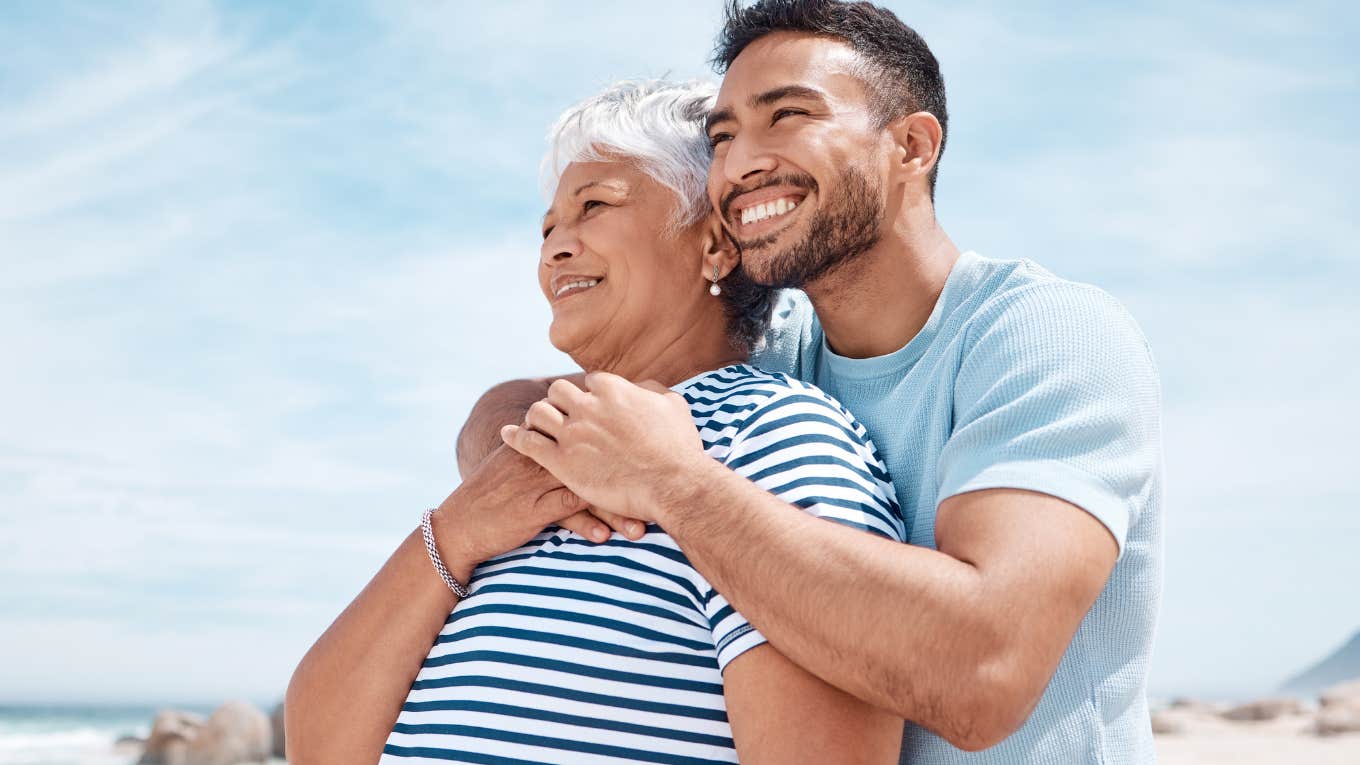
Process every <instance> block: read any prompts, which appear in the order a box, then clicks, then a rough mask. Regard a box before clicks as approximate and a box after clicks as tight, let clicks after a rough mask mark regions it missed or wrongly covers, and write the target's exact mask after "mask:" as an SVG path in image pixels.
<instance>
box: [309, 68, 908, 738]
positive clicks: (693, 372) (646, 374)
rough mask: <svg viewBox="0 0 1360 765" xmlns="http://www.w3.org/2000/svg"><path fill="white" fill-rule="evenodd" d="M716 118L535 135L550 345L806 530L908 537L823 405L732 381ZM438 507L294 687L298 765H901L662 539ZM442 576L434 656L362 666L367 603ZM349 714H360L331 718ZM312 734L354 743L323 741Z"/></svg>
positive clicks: (729, 261) (862, 716) (731, 312)
mask: <svg viewBox="0 0 1360 765" xmlns="http://www.w3.org/2000/svg"><path fill="white" fill-rule="evenodd" d="M712 95H713V90H712V87H711V86H708V85H703V84H697V83H696V84H686V85H676V84H669V83H663V82H651V83H625V84H622V85H618V86H615V87H614V88H611V89H610V90H608V91H607V92H605V93H603V94H602V95H600V96H597V97H595V98H592V99H590V100H587V101H585V102H583V103H582V104H580V105H578V106H576V107H574V108H573V109H571V110H569V111H568V112H567V113H566V114H565V115H564V116H563V117H562V119H561V120H560V121H559V122H558V124H557V125H556V127H555V128H554V129H553V131H552V134H551V142H552V148H551V150H550V152H549V155H548V158H547V160H545V169H546V171H547V172H546V173H545V176H546V177H547V179H548V182H549V185H550V186H551V188H552V201H551V206H550V208H549V210H548V212H547V214H546V216H545V218H544V221H543V245H542V248H541V252H540V257H539V261H538V264H537V271H538V282H539V286H540V288H541V289H542V291H543V294H544V297H545V298H546V299H547V300H548V301H549V303H550V305H551V307H552V317H553V318H552V325H551V327H550V328H549V337H550V339H551V341H552V343H553V345H554V346H556V347H557V348H559V349H561V350H562V351H564V352H566V353H567V354H569V355H570V356H571V357H572V359H573V360H574V361H576V362H577V363H578V364H579V365H580V366H581V368H582V369H583V370H586V371H587V372H607V373H611V374H614V375H618V376H621V377H623V378H627V379H629V380H634V381H643V380H654V381H659V382H660V383H661V384H663V385H666V386H669V387H670V388H671V389H672V390H674V391H676V392H678V393H680V394H681V395H683V397H684V399H685V401H686V402H687V403H688V405H689V409H690V413H691V415H692V417H693V419H694V422H695V424H696V426H697V428H698V431H699V434H700V437H701V439H702V441H703V445H704V448H705V451H706V452H707V454H708V456H710V457H711V458H712V459H715V460H718V461H719V462H722V463H723V464H725V465H727V466H728V467H729V468H731V469H732V470H735V471H737V472H739V473H741V474H743V475H745V476H747V477H749V478H751V479H752V480H754V481H756V482H758V483H759V484H760V485H762V486H763V487H765V488H767V489H768V490H769V491H771V492H773V493H775V494H777V495H778V496H780V497H781V498H783V499H784V500H786V501H788V502H790V503H792V504H795V505H797V506H799V507H802V508H804V509H805V510H806V511H807V512H809V513H813V514H816V515H818V516H821V517H825V518H827V519H829V520H831V521H834V522H838V523H843V524H848V525H851V526H854V527H857V528H861V529H864V530H865V531H867V532H869V533H876V534H881V535H884V536H888V537H891V538H894V539H899V540H900V539H901V538H902V535H903V528H902V520H901V517H900V514H899V512H898V509H897V506H896V503H895V502H894V500H893V492H892V487H891V486H890V485H889V484H888V482H887V481H888V478H887V475H886V473H885V471H884V468H883V466H882V464H881V463H880V461H879V459H878V456H877V453H876V452H875V450H874V447H873V446H872V444H870V443H869V441H868V438H867V436H866V434H865V432H864V429H863V428H862V427H861V426H860V425H859V424H858V423H856V422H855V421H854V420H853V419H852V418H851V416H850V415H849V413H848V412H846V411H845V410H844V409H843V408H842V407H840V406H839V405H838V404H837V403H836V402H834V401H833V400H832V399H830V398H829V397H828V396H826V395H825V394H824V393H822V392H820V391H819V390H817V389H815V388H812V387H810V386H808V385H806V384H803V383H801V382H798V381H796V380H793V379H791V378H788V377H785V376H783V375H778V374H770V373H766V372H762V371H761V370H759V369H756V368H754V367H752V366H750V365H748V364H746V363H744V362H745V359H746V357H747V354H748V353H749V352H750V350H751V348H752V346H753V344H754V343H755V342H757V340H758V338H760V337H761V336H762V333H763V331H764V329H765V324H766V322H767V320H768V317H769V313H770V304H771V300H772V295H771V294H770V293H769V292H768V291H767V290H765V289H764V288H760V287H757V286H756V285H754V284H752V283H751V282H749V281H748V280H746V279H745V278H744V277H743V276H742V272H741V269H740V265H739V262H738V261H739V258H738V254H737V253H735V252H734V251H733V250H732V249H731V248H730V246H729V245H728V242H727V240H726V239H725V237H724V236H723V234H722V232H721V228H720V227H719V225H718V224H717V222H716V221H715V220H714V219H713V216H712V214H711V207H710V205H709V202H708V200H707V197H706V195H705V191H704V186H705V178H706V175H707V165H708V158H709V154H708V142H707V140H706V138H705V135H704V133H703V126H702V120H703V117H704V115H705V113H706V111H707V108H708V106H709V105H710V103H711V100H712ZM565 388H566V389H570V390H576V389H575V388H574V387H571V386H565ZM558 393H559V394H560V393H562V389H559V390H558ZM568 408H569V407H568ZM567 416H568V417H569V415H567ZM563 425H564V416H563V414H562V411H561V410H560V409H559V408H557V407H552V406H546V405H543V406H536V407H534V408H532V409H531V410H530V414H529V416H528V418H527V419H526V422H525V427H527V428H531V429H532V430H534V431H536V432H538V433H541V434H542V437H545V438H550V437H551V436H552V434H553V433H554V432H556V430H557V429H558V428H560V427H563ZM498 454H499V455H500V456H496V455H493V457H492V458H490V459H488V460H487V462H486V463H484V464H482V465H481V466H478V467H476V468H475V469H473V470H472V473H471V475H469V477H468V480H467V482H466V483H476V482H479V481H481V482H487V481H490V480H491V479H482V478H481V477H480V476H481V474H482V473H483V471H484V470H487V469H490V468H489V467H488V466H489V465H490V464H491V463H493V462H495V461H496V460H498V459H501V460H504V459H509V458H510V457H508V456H506V455H505V454H504V450H502V451H501V452H499V453H498ZM512 454H513V453H512ZM467 467H470V466H467ZM545 485H546V484H545ZM505 490H506V491H509V489H508V488H507V489H505ZM456 497H457V492H455V495H454V496H451V497H450V500H449V501H446V503H445V505H443V506H441V507H440V508H439V510H438V511H436V512H435V513H433V514H432V515H431V514H427V517H428V518H429V521H428V529H429V530H430V533H431V536H432V537H433V535H435V534H436V533H438V535H439V536H440V537H441V540H440V541H439V543H438V544H432V545H431V546H430V549H429V550H427V552H428V553H429V556H430V558H431V559H432V560H434V561H438V562H437V563H436V565H435V566H431V560H426V561H419V565H417V560H416V558H415V557H414V556H413V554H412V552H411V550H410V549H409V548H411V547H412V545H413V543H412V542H411V540H409V539H408V542H407V544H405V545H403V547H404V548H408V549H406V551H405V552H403V551H402V550H399V551H398V555H394V556H393V560H392V561H389V563H388V565H387V566H386V567H385V568H384V570H383V571H382V572H379V574H378V576H377V577H375V579H374V581H373V583H371V584H370V585H369V588H367V589H366V590H365V592H364V593H362V594H361V595H360V597H359V598H358V599H356V601H355V603H354V604H352V605H351V606H350V609H347V611H346V614H342V616H341V618H340V619H338V620H337V621H336V624H334V625H332V627H331V628H330V630H328V631H327V633H326V634H325V635H323V636H322V638H321V640H319V641H318V643H317V645H316V646H315V647H313V649H312V651H311V652H310V653H309V655H308V657H307V658H306V659H304V662H303V665H302V666H300V667H299V669H298V673H297V674H295V676H294V681H293V683H292V685H290V689H289V696H288V725H289V729H288V730H289V739H290V740H289V757H290V761H292V762H293V763H294V765H306V763H308V762H313V761H315V762H322V761H325V762H327V763H334V762H338V761H341V760H340V759H337V758H344V761H354V762H364V761H367V762H371V761H372V758H373V756H374V752H373V750H372V749H367V748H366V747H369V746H371V745H372V740H373V734H374V733H375V732H376V731H378V730H380V729H381V727H380V726H384V725H385V726H390V732H388V733H387V735H386V742H385V745H383V747H382V754H381V761H382V762H392V763H397V762H402V763H409V762H434V761H454V762H474V763H489V762H497V763H499V762H508V763H529V762H533V763H547V762H552V763H559V762H560V763H565V762H590V763H602V762H620V763H621V762H657V763H707V762H736V761H737V759H738V757H740V760H741V761H742V762H746V763H762V762H770V763H776V762H777V763H789V762H818V763H825V762H836V763H850V762H866V763H868V762H875V763H889V762H896V757H897V750H898V743H899V741H900V735H901V729H902V721H901V720H900V719H896V718H894V717H892V716H891V715H890V714H888V713H886V712H883V711H881V710H877V709H874V708H871V707H869V706H867V705H865V704H864V703H863V702H861V701H858V700H857V699H854V698H853V697H851V696H850V695H848V694H846V693H843V692H841V691H839V690H837V689H836V688H834V687H833V686H831V685H829V684H827V683H825V682H823V681H821V680H819V679H818V678H816V677H813V676H812V675H810V674H808V673H807V672H806V671H804V670H803V669H801V668H799V667H797V666H795V665H793V664H792V663H791V662H789V661H788V660H787V659H785V658H784V657H783V656H782V655H781V654H780V653H779V652H778V651H777V650H776V649H775V648H774V647H773V646H771V645H769V644H768V643H766V641H765V639H764V638H763V637H762V636H761V634H760V633H759V632H758V631H757V630H756V629H755V628H754V627H753V626H752V625H751V624H750V623H748V622H747V621H746V620H745V619H744V618H743V617H742V616H741V614H739V613H737V612H735V611H734V610H733V609H732V608H731V607H730V606H729V605H728V604H727V602H726V601H725V600H724V598H723V596H722V595H721V594H720V593H718V592H716V591H715V590H714V589H713V588H712V586H710V585H709V584H708V582H706V581H705V580H704V578H703V576H702V575H700V574H699V572H698V571H696V570H695V569H694V567H693V566H691V565H690V563H689V562H688V561H687V560H686V558H685V555H684V553H683V552H682V551H681V550H680V549H679V547H678V546H677V545H676V544H675V542H674V541H672V540H671V538H670V537H669V536H668V535H667V534H666V533H665V531H664V530H663V529H661V528H660V527H657V526H655V525H650V526H647V527H646V528H643V529H638V530H634V531H633V532H632V533H630V534H628V535H626V536H625V535H623V534H614V535H613V536H612V537H610V538H608V539H607V540H605V541H604V542H603V543H602V544H597V543H595V542H593V541H591V540H589V539H586V538H584V537H582V536H580V535H578V534H577V533H575V532H574V531H571V530H569V529H567V528H564V527H562V526H559V525H557V524H556V523H553V524H552V525H548V526H547V528H542V524H543V523H544V521H543V520H538V521H534V520H533V519H527V520H526V519H523V518H510V517H505V516H509V515H511V514H509V513H506V514H503V515H502V516H497V515H495V514H494V513H491V512H486V511H482V512H480V513H473V512H471V511H469V510H467V508H466V507H462V506H460V505H459V504H458V502H457V501H456ZM483 504H485V503H483ZM540 504H542V503H540ZM548 504H549V505H552V504H554V503H553V502H549V503H548ZM555 509H556V510H557V515H558V516H560V515H562V506H561V505H560V503H558V504H557V507H556V508H555ZM544 512H545V513H551V512H552V509H545V510H544ZM474 515H475V516H476V517H473V516H474ZM535 522H537V523H538V524H539V526H538V528H541V531H538V532H537V533H533V532H534V531H535V529H534V528H533V527H532V525H533V523H535ZM526 523H527V524H529V526H530V528H528V529H525V524H526ZM530 535H532V536H531V538H527V539H526V537H529V536H530ZM758 552H759V551H752V553H753V554H758ZM399 555H400V556H402V557H398V556H399ZM446 558H447V560H444V559H446ZM469 562H472V563H476V566H475V570H473V569H472V568H471V565H472V563H469ZM445 564H446V570H440V572H439V573H440V574H441V575H447V577H448V579H449V580H451V581H450V587H451V588H454V589H457V590H463V589H464V588H463V583H468V584H469V587H468V589H470V593H467V594H465V595H464V596H463V597H462V598H461V599H459V600H458V602H457V604H456V606H454V607H453V608H452V610H451V612H449V611H448V610H447V609H446V610H445V611H443V612H440V616H441V618H442V616H443V615H444V614H447V619H444V620H443V623H442V624H441V625H439V630H438V635H437V637H435V638H434V641H433V645H430V644H429V642H428V641H429V636H428V633H425V634H423V635H422V634H421V632H420V630H419V629H416V628H414V627H409V628H406V631H405V632H404V633H398V634H393V635H391V636H390V639H391V641H393V643H394V644H400V645H401V646H402V649H401V650H402V651H404V652H405V653H404V655H402V656H398V655H397V652H396V651H395V650H393V648H392V646H391V645H388V646H381V645H379V644H378V642H377V641H373V642H370V643H368V644H365V643H364V640H365V637H364V634H365V630H393V626H392V625H390V624H384V623H383V622H382V619H383V618H384V616H383V612H382V611H381V609H382V606H379V605H376V604H375V603H374V601H376V600H377V599H379V598H381V597H383V594H384V593H385V594H386V597H389V598H396V597H401V592H400V590H398V589H397V587H398V586H399V585H400V583H401V581H402V577H405V576H418V575H420V574H419V573H418V572H417V569H418V568H419V567H420V566H421V565H423V567H424V568H425V571H424V572H423V575H424V576H425V581H424V582H423V583H422V584H421V585H420V588H421V589H420V593H422V594H421V595H420V597H419V598H418V602H415V603H411V604H410V607H412V608H428V607H429V606H431V605H434V604H438V603H439V601H438V600H437V599H433V598H430V597H427V596H426V595H424V593H428V591H429V590H428V587H429V582H430V581H431V580H433V581H438V579H437V578H436V570H437V568H438V566H441V565H445ZM394 568H395V569H400V571H395V572H389V569H394ZM441 586H442V585H441ZM436 607H437V605H436ZM351 611H354V613H353V614H351V613H350V612H351ZM386 615H387V616H388V617H390V618H393V619H396V618H398V617H397V616H396V614H395V613H393V611H392V610H391V609H390V607H389V610H388V611H387V612H386ZM347 617H348V618H347ZM405 618H406V619H407V620H408V621H407V622H406V623H407V624H415V622H414V621H411V619H413V617H411V616H409V615H408V616H406V617H405ZM427 619H428V615H427ZM427 623H428V622H427ZM409 633H415V634H409ZM421 637H424V647H423V648H421V650H420V653H419V654H418V655H417V654H414V653H413V652H414V650H415V647H416V646H418V645H420V644H421V642H422V641H421ZM368 640H370V641H372V638H371V637H370V638H368ZM384 651H385V652H386V653H383V652H384ZM379 654H381V655H382V656H384V657H386V658H374V657H377V656H379ZM403 659H404V660H405V661H406V662H408V664H407V666H410V667H411V668H412V669H411V670H407V671H406V672H405V673H404V674H402V673H398V672H395V671H393V673H392V674H397V675H399V676H400V681H401V682H402V683H405V684H406V686H405V687H404V690H405V700H404V703H401V704H400V711H399V714H397V715H394V714H393V711H394V710H392V709H391V708H390V707H385V706H384V705H383V702H382V698H383V696H382V694H383V693H386V694H388V696H389V697H390V695H391V693H392V688H393V681H392V680H391V679H390V678H387V679H384V677H383V676H382V675H381V674H380V673H378V672H377V671H375V669H374V668H373V667H372V666H370V665H372V664H375V663H377V664H383V663H387V664H391V665H393V666H395V665H396V664H397V663H398V662H400V661H401V660H403ZM422 660H423V661H422ZM346 661H351V662H354V663H355V664H359V665H364V666H362V667H361V668H358V669H356V667H354V666H353V665H350V666H346V664H345V662H346ZM328 670H329V671H334V672H342V673H354V672H356V671H357V672H359V673H360V676H361V677H362V678H363V679H362V680H357V681H352V682H351V683H350V684H349V685H348V686H343V687H342V683H343V682H344V681H342V680H335V681H333V683H332V684H331V685H329V686H328V685H327V683H326V682H324V681H322V680H319V679H318V678H320V677H322V676H323V675H325V674H326V672H327V671H328ZM413 673H414V680H413V681H412V680H411V677H412V674H413ZM378 685H381V686H382V687H383V689H384V690H383V691H382V692H378V691H376V690H374V689H375V687H377V686H378ZM341 693H351V694H355V695H357V696H358V698H354V699H352V700H354V701H357V702H358V703H359V704H360V705H361V706H365V707H366V709H365V710H363V711H361V712H359V713H354V712H351V711H349V710H350V709H351V708H350V707H346V706H345V705H343V704H338V703H336V699H335V698H333V696H334V695H335V694H341ZM295 706H297V707H299V709H294V707H295ZM309 708H310V709H309ZM326 710H329V711H326ZM344 715H349V717H344ZM356 715H358V716H356ZM363 715H366V716H363ZM393 716H395V717H396V719H395V722H393ZM327 720H329V723H330V725H331V726H333V727H343V728H344V730H343V731H341V732H340V733H339V735H341V736H342V737H344V736H348V737H349V739H350V746H348V747H341V746H339V745H335V744H328V743H327V742H326V741H325V740H324V739H325V738H326V737H327V736H328V734H329V733H330V731H328V730H327V728H326V725H327ZM295 721H297V723H296V724H295ZM355 731H359V732H360V733H355ZM299 736H302V737H305V738H306V739H307V740H306V741H299V738H298V737H299ZM364 736H367V739H364V738H363V737H364Z"/></svg>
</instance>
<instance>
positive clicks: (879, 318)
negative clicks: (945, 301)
mask: <svg viewBox="0 0 1360 765" xmlns="http://www.w3.org/2000/svg"><path fill="white" fill-rule="evenodd" d="M958 258H959V249H958V247H956V246H954V243H953V242H952V241H950V239H949V236H948V235H947V234H946V233H945V232H944V229H942V228H940V227H939V225H938V224H937V223H936V222H935V217H934V210H933V209H929V208H926V209H917V210H904V211H902V213H901V214H900V215H899V216H897V223H896V224H895V225H893V226H891V227H889V228H888V229H887V230H886V231H884V233H883V237H882V238H881V239H880V240H879V242H878V244H877V245H875V246H874V247H873V248H872V249H870V250H869V251H868V252H865V253H862V254H861V255H859V256H858V257H856V258H855V259H854V260H852V261H850V262H847V263H845V264H844V265H843V266H841V267H840V268H837V269H835V270H834V271H833V272H831V273H829V274H827V275H826V276H824V277H823V278H821V279H819V280H818V281H817V282H816V283H813V284H808V285H806V286H805V287H804V291H805V292H807V295H808V299H809V300H811V301H812V306H813V308H815V309H816V311H817V319H818V321H820V322H821V325H822V331H823V332H824V333H825V334H826V342H827V345H829V346H830V347H831V350H832V351H834V352H836V353H838V354H840V355H842V356H848V357H850V358H855V359H867V358H872V357H874V356H883V355H886V354H889V353H892V352H893V351H896V350H898V349H899V348H901V347H902V346H904V345H906V344H907V343H909V342H911V339H912V338H913V337H916V335H917V333H919V332H920V331H921V328H922V327H924V326H925V324H926V321H927V320H928V319H929V318H930V314H931V312H932V311H933V310H934V309H935V302H936V301H937V300H938V299H939V297H940V293H941V292H942V291H943V290H944V284H945V281H946V280H947V279H948V278H949V272H950V270H951V269H952V268H953V267H954V262H955V261H957V260H958Z"/></svg>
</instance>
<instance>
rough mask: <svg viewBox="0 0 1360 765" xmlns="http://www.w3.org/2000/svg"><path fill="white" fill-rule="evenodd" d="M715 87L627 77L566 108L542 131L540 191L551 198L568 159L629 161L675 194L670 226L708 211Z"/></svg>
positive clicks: (699, 82) (696, 82)
mask: <svg viewBox="0 0 1360 765" xmlns="http://www.w3.org/2000/svg"><path fill="white" fill-rule="evenodd" d="M717 92H718V89H717V86H716V85H714V84H713V83H710V82H705V81H703V80H692V81H690V82H670V81H667V80H627V81H623V82H617V83H615V84H613V85H611V86H609V87H608V88H607V89H605V91H604V92H603V93H600V94H599V95H596V96H592V97H590V98H587V99H586V100H584V101H582V102H580V103H578V104H576V105H575V106H573V107H571V108H570V109H567V110H566V111H565V112H563V113H562V116H561V117H559V118H558V120H557V123H556V124H554V125H553V126H552V128H551V129H550V130H549V131H548V153H547V154H546V155H545V156H544V157H543V164H542V166H541V167H540V171H539V179H540V182H541V183H542V186H543V195H544V197H545V198H546V199H549V200H551V199H552V196H553V194H554V193H555V192H556V190H557V183H558V181H559V180H560V179H561V177H562V172H563V171H564V170H566V168H567V165H570V164H571V163H572V162H601V161H611V160H616V159H625V160H631V161H633V162H636V163H637V165H638V167H639V169H641V170H642V171H643V172H645V173H647V174H648V175H650V176H651V177H652V178H653V179H654V180H656V181H657V182H658V183H660V184H662V185H663V186H666V187H667V188H669V189H670V190H672V191H674V192H675V195H676V197H677V198H678V200H679V204H678V205H677V206H676V211H675V215H674V216H673V218H672V221H671V223H672V225H673V226H674V227H675V228H683V227H685V226H688V225H690V224H693V223H697V222H698V221H699V220H701V219H702V218H703V216H705V215H707V214H708V212H709V210H710V209H711V206H710V203H709V201H708V193H707V191H706V187H707V182H708V165H709V161H710V160H711V158H712V150H711V147H710V146H709V143H708V135H707V134H706V133H705V132H704V120H705V118H707V117H708V112H709V110H710V109H712V108H713V100H714V97H715V96H716V95H717Z"/></svg>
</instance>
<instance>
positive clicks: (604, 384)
mask: <svg viewBox="0 0 1360 765" xmlns="http://www.w3.org/2000/svg"><path fill="white" fill-rule="evenodd" d="M584 382H585V385H586V390H588V391H590V392H591V393H594V394H596V395H599V394H600V393H603V392H605V391H607V390H611V389H613V388H614V387H616V386H618V385H619V384H625V385H632V383H630V382H628V381H627V380H625V379H624V378H622V377H619V376H618V375H616V374H610V373H609V372H588V373H586V376H585V380H584Z"/></svg>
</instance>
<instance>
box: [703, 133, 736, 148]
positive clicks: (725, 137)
mask: <svg viewBox="0 0 1360 765" xmlns="http://www.w3.org/2000/svg"><path fill="white" fill-rule="evenodd" d="M730 140H732V134H731V133H714V134H713V135H711V136H709V137H708V145H709V146H717V145H718V144H720V143H723V142H724V141H730Z"/></svg>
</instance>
